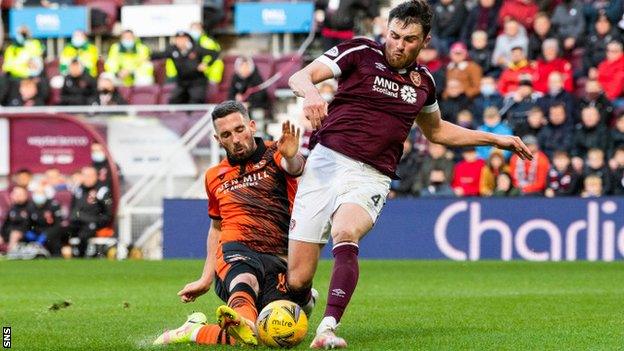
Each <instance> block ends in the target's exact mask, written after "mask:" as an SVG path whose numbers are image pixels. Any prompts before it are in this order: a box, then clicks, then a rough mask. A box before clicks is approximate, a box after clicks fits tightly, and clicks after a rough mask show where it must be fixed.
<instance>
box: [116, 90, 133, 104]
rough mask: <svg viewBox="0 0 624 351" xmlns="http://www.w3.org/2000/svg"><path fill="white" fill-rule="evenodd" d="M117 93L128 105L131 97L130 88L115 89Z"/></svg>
mask: <svg viewBox="0 0 624 351" xmlns="http://www.w3.org/2000/svg"><path fill="white" fill-rule="evenodd" d="M117 91H118V92H119V95H121V97H122V98H124V100H126V101H127V102H128V103H130V97H131V95H132V88H130V87H125V86H119V87H117Z"/></svg>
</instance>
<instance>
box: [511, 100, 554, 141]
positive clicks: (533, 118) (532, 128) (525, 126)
mask: <svg viewBox="0 0 624 351" xmlns="http://www.w3.org/2000/svg"><path fill="white" fill-rule="evenodd" d="M546 123H547V122H546V118H544V111H542V109H541V108H539V107H537V106H536V107H533V108H532V109H531V110H529V113H528V115H527V119H526V122H525V123H520V125H518V126H517V127H516V129H514V134H515V135H517V136H519V137H520V138H523V137H524V136H525V135H533V136H534V137H536V138H537V136H538V134H539V132H540V131H541V130H542V128H544V126H545V125H546Z"/></svg>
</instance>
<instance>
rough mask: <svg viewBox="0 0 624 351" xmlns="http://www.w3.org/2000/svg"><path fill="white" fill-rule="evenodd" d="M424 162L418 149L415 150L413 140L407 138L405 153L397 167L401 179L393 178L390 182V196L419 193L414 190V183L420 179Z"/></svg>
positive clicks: (404, 145) (404, 146) (404, 143)
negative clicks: (420, 170)
mask: <svg viewBox="0 0 624 351" xmlns="http://www.w3.org/2000/svg"><path fill="white" fill-rule="evenodd" d="M421 163H422V157H420V155H419V152H418V150H414V148H413V145H412V142H411V141H410V140H409V139H406V140H405V141H404V142H403V155H402V156H401V160H400V161H399V165H398V167H397V175H398V176H399V177H400V178H401V179H396V180H393V181H392V183H391V184H390V196H391V197H397V196H406V195H418V193H417V192H414V190H413V189H414V184H415V183H416V182H417V181H418V170H419V168H420V164H421Z"/></svg>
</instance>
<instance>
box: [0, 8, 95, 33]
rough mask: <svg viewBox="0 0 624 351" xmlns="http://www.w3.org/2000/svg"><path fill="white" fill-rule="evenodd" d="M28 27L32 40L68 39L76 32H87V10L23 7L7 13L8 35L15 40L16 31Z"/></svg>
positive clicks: (88, 27) (88, 28)
mask: <svg viewBox="0 0 624 351" xmlns="http://www.w3.org/2000/svg"><path fill="white" fill-rule="evenodd" d="M24 25H25V26H28V28H30V31H31V33H32V36H33V38H38V39H41V38H61V37H69V36H71V34H72V33H73V32H74V31H75V30H77V29H80V30H84V31H86V32H89V30H90V26H89V8H88V7H85V6H68V7H61V8H58V9H48V8H45V7H25V8H22V9H11V11H10V12H9V35H10V36H11V38H15V35H16V34H17V29H18V28H19V27H21V26H24Z"/></svg>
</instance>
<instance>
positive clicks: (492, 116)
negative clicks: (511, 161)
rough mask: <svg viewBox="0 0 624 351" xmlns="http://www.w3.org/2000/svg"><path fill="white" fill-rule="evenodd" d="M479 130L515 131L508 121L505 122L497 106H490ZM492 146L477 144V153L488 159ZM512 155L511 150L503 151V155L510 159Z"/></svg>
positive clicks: (507, 132)
mask: <svg viewBox="0 0 624 351" xmlns="http://www.w3.org/2000/svg"><path fill="white" fill-rule="evenodd" d="M477 130H481V131H484V132H489V133H494V134H498V135H512V134H513V132H512V131H511V128H509V126H508V125H507V123H505V122H503V121H502V119H501V116H500V114H499V113H498V109H497V108H496V107H488V108H486V109H485V112H484V113H483V125H481V126H479V127H478V128H477ZM492 150H493V148H492V146H477V155H478V156H479V158H480V159H482V160H487V159H488V158H489V157H490V153H491V152H492ZM510 155H511V151H507V150H505V151H503V156H504V157H505V159H508V158H509V156H510Z"/></svg>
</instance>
